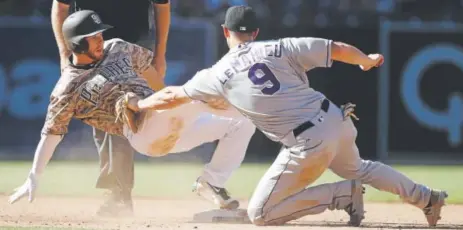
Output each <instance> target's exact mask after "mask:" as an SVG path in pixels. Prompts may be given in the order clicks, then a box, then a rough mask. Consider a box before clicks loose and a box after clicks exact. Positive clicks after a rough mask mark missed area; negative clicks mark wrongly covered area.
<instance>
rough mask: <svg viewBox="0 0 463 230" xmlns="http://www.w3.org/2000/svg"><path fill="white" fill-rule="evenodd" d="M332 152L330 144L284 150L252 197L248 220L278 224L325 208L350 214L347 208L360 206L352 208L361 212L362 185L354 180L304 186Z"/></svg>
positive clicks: (319, 173) (325, 162)
mask: <svg viewBox="0 0 463 230" xmlns="http://www.w3.org/2000/svg"><path fill="white" fill-rule="evenodd" d="M334 146H336V145H334ZM319 147H321V146H319ZM302 148H310V147H309V146H302ZM334 154H335V151H334V147H333V146H323V147H322V148H317V147H315V148H314V149H313V150H308V151H300V148H299V149H298V148H294V147H293V148H285V149H283V150H282V151H281V152H280V154H279V155H278V157H277V159H276V160H275V162H274V163H273V164H272V166H271V167H270V168H269V169H268V171H267V172H266V174H265V175H264V176H263V178H262V179H261V180H260V182H259V184H258V185H257V188H256V190H255V191H254V194H253V195H252V197H251V200H250V202H249V205H248V215H249V218H250V220H251V222H252V223H254V224H255V225H281V224H284V223H286V222H288V221H291V220H295V219H298V218H300V217H302V216H305V215H314V214H319V213H322V212H324V211H325V210H326V209H330V210H334V209H345V210H347V211H351V213H352V210H348V209H350V208H352V207H353V206H355V207H360V209H361V210H360V209H359V210H355V211H359V212H363V209H362V208H363V199H362V197H363V196H362V194H361V193H362V186H361V184H360V183H358V182H356V181H340V182H336V183H329V184H321V185H318V186H314V187H308V188H306V186H307V185H310V184H311V183H313V182H314V181H315V180H316V179H317V178H319V177H320V176H321V175H322V173H323V172H324V171H325V169H326V168H327V167H328V166H329V164H330V162H331V159H332V158H333V156H334ZM354 202H355V204H354ZM352 214H354V213H352ZM362 214H363V213H362Z"/></svg>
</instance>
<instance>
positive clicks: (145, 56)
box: [124, 41, 154, 74]
mask: <svg viewBox="0 0 463 230" xmlns="http://www.w3.org/2000/svg"><path fill="white" fill-rule="evenodd" d="M124 43H126V44H125V46H126V48H127V52H128V53H129V54H130V56H131V58H132V65H133V69H134V70H135V72H137V73H138V74H141V73H143V72H144V71H145V70H146V69H148V67H149V66H150V65H151V62H152V60H153V58H154V53H153V52H152V51H151V50H149V49H146V48H144V47H142V46H139V45H137V44H133V43H130V42H125V41H124Z"/></svg>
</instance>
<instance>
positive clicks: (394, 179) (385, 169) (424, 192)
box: [330, 119, 447, 226]
mask: <svg viewBox="0 0 463 230" xmlns="http://www.w3.org/2000/svg"><path fill="white" fill-rule="evenodd" d="M341 130H342V133H343V136H342V138H341V141H340V145H339V148H338V153H337V155H336V157H335V158H334V159H333V161H332V163H331V165H330V168H331V170H332V171H333V172H334V173H336V174H337V175H339V176H341V177H343V178H346V179H359V180H361V181H362V183H364V184H369V185H371V186H372V187H374V188H376V189H378V190H381V191H387V192H390V193H393V194H396V195H399V196H400V198H401V199H402V200H404V201H405V202H407V203H409V204H412V205H414V206H416V207H418V208H420V209H423V210H424V212H425V214H426V218H427V220H428V222H429V224H430V225H431V226H434V225H436V223H437V220H438V219H439V214H440V209H441V207H442V206H443V204H444V200H445V198H446V196H447V194H446V193H445V192H443V191H442V192H441V191H434V192H432V190H431V189H430V188H429V187H427V186H425V185H421V184H418V183H415V182H414V181H412V180H411V179H410V178H408V177H407V176H405V175H404V174H402V173H400V172H398V171H397V170H395V169H393V168H391V167H389V166H388V165H385V164H382V163H381V162H375V161H368V160H363V159H361V158H360V155H359V150H358V148H357V145H356V144H355V139H356V137H357V129H356V128H355V126H354V124H353V122H352V120H351V119H348V120H346V121H344V122H343V126H342V129H341Z"/></svg>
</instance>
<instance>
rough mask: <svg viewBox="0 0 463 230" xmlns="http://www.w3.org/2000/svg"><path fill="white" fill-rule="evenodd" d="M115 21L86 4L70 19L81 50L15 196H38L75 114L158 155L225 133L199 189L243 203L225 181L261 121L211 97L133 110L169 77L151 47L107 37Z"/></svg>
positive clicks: (54, 98)
mask: <svg viewBox="0 0 463 230" xmlns="http://www.w3.org/2000/svg"><path fill="white" fill-rule="evenodd" d="M109 28H111V26H109V25H105V24H103V23H102V22H101V19H100V18H99V16H98V15H97V14H96V13H95V12H93V11H90V10H82V11H78V12H76V13H74V14H71V15H70V16H69V17H68V18H66V20H65V21H64V23H63V34H64V36H65V38H66V39H67V41H68V45H69V46H70V48H71V50H73V55H72V56H71V57H70V63H71V64H70V65H69V66H67V67H66V68H65V69H64V70H63V73H62V76H61V78H60V79H59V81H58V83H57V84H56V86H55V88H54V90H53V92H52V95H51V102H50V104H49V107H48V112H47V116H46V120H45V124H44V126H43V129H42V136H41V140H40V142H39V144H38V146H37V149H36V152H35V156H34V162H33V165H32V169H31V171H30V174H29V176H28V179H27V180H26V182H25V183H24V184H23V185H22V186H21V187H19V188H18V190H17V191H16V193H14V194H13V195H12V196H11V197H10V202H12V203H13V202H16V201H17V200H19V199H20V198H21V197H23V196H26V195H29V201H32V200H33V198H34V191H35V189H36V185H37V177H38V176H39V175H40V174H41V172H42V171H43V169H44V168H45V166H46V165H47V163H48V161H49V160H50V158H51V157H52V155H53V152H54V150H55V148H56V146H57V145H58V144H59V142H60V141H61V139H62V137H63V135H64V134H66V133H67V131H68V124H69V122H70V121H71V119H72V118H73V117H74V118H77V119H79V120H81V121H83V122H84V123H86V124H88V125H90V126H93V127H96V128H97V129H100V130H103V131H105V132H108V133H111V134H116V135H120V136H123V137H126V138H127V139H128V140H129V142H130V144H131V145H132V146H133V147H134V148H135V149H136V150H137V151H138V152H140V153H142V154H145V155H149V156H153V157H159V156H163V155H166V154H168V153H178V152H184V151H188V150H190V149H192V148H194V147H196V146H199V145H201V144H203V143H207V142H212V141H214V140H218V139H219V140H220V142H219V144H218V146H217V149H216V151H215V153H214V155H213V157H212V160H211V162H210V163H209V164H207V165H206V166H205V168H204V171H203V174H202V175H201V176H200V177H199V179H198V180H197V182H196V183H195V185H194V188H195V190H196V191H197V192H198V193H199V194H200V195H202V196H204V197H206V198H208V199H209V200H211V201H213V202H214V203H215V204H217V205H218V206H219V207H220V208H224V209H236V208H238V206H239V203H238V201H237V200H235V199H232V198H231V197H230V196H229V195H228V192H227V191H226V190H225V189H224V184H225V182H226V181H227V180H228V178H229V177H230V176H231V174H232V172H233V170H235V169H236V168H238V167H239V166H240V164H241V162H242V161H243V159H244V155H245V152H246V149H247V145H248V143H249V141H250V139H251V137H252V135H253V134H254V132H255V126H254V125H253V124H252V122H250V121H249V120H248V119H245V118H244V117H243V116H242V115H241V114H240V113H239V112H238V111H236V110H235V109H234V108H233V107H227V106H226V104H224V103H221V101H218V100H216V101H212V102H210V103H209V104H206V103H204V102H199V101H198V102H192V103H189V104H186V105H184V106H180V107H178V108H175V109H172V110H163V111H161V110H159V111H147V112H146V113H141V114H136V115H135V114H133V113H130V111H128V110H126V108H125V107H124V105H123V104H124V103H123V102H124V101H125V100H126V99H129V98H133V97H140V98H145V97H147V96H149V95H151V94H153V90H152V89H153V88H154V89H156V88H157V89H159V88H161V87H162V86H163V83H162V78H161V77H160V76H159V75H158V74H157V72H156V70H155V69H154V68H153V67H152V66H151V65H150V63H151V60H152V58H153V53H152V52H151V51H150V50H148V49H145V48H142V47H140V46H137V45H135V44H132V43H128V42H125V41H123V40H120V39H111V40H109V41H103V37H102V33H101V32H102V31H104V30H106V29H109ZM211 106H214V107H216V108H219V109H214V108H212V107H211Z"/></svg>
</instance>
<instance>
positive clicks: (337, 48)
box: [282, 37, 383, 71]
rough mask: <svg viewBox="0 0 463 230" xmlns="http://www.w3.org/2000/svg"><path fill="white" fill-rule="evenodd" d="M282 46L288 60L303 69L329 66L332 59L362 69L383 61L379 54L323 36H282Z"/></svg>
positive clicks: (377, 64)
mask: <svg viewBox="0 0 463 230" xmlns="http://www.w3.org/2000/svg"><path fill="white" fill-rule="evenodd" d="M282 46H283V50H284V52H286V55H287V56H288V57H289V58H290V61H291V62H293V63H295V64H297V65H299V66H300V67H301V68H303V69H304V70H305V71H308V70H310V69H312V68H315V67H331V65H332V62H333V61H340V62H344V63H348V64H352V65H359V66H361V68H362V69H363V70H369V69H370V68H372V67H374V66H379V65H381V64H382V61H383V57H382V56H381V55H378V54H372V55H366V54H364V53H363V52H362V51H360V50H359V49H358V48H356V47H354V46H352V45H349V44H346V43H343V42H339V41H332V40H329V39H323V38H314V37H304V38H284V39H282Z"/></svg>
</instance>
